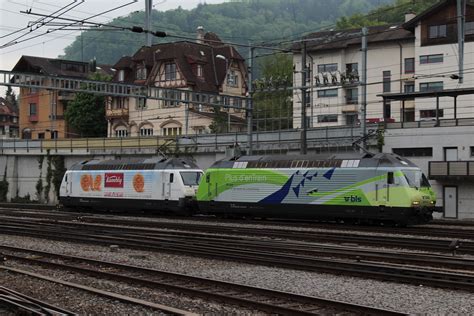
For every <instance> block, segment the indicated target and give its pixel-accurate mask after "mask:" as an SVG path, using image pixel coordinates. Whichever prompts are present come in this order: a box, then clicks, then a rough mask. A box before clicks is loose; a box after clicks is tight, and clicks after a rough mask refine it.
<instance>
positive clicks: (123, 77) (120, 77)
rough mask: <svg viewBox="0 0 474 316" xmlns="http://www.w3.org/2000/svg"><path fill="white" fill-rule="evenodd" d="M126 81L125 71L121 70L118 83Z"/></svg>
mask: <svg viewBox="0 0 474 316" xmlns="http://www.w3.org/2000/svg"><path fill="white" fill-rule="evenodd" d="M124 80H125V70H123V69H121V70H119V72H118V81H120V82H123V81H124Z"/></svg>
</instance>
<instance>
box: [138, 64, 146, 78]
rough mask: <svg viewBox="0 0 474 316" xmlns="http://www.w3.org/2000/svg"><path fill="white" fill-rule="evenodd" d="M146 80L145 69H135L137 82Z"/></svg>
mask: <svg viewBox="0 0 474 316" xmlns="http://www.w3.org/2000/svg"><path fill="white" fill-rule="evenodd" d="M145 79H146V68H145V67H140V68H138V69H137V80H145Z"/></svg>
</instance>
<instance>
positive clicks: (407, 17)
mask: <svg viewBox="0 0 474 316" xmlns="http://www.w3.org/2000/svg"><path fill="white" fill-rule="evenodd" d="M415 16H416V14H415V13H414V12H413V11H408V12H405V22H408V21H410V20H411V19H413V18H414V17H415Z"/></svg>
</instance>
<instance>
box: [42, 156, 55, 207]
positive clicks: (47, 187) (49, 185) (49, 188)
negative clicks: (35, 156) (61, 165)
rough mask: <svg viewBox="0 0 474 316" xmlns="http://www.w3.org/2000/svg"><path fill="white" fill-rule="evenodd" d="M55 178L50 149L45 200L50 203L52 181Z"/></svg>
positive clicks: (47, 161)
mask: <svg viewBox="0 0 474 316" xmlns="http://www.w3.org/2000/svg"><path fill="white" fill-rule="evenodd" d="M52 178H53V170H52V166H51V155H50V154H49V149H48V151H47V152H46V186H45V187H44V192H43V193H44V199H45V201H46V203H49V191H51V180H52Z"/></svg>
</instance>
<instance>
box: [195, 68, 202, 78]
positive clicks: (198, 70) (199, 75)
mask: <svg viewBox="0 0 474 316" xmlns="http://www.w3.org/2000/svg"><path fill="white" fill-rule="evenodd" d="M196 76H198V77H200V78H203V77H204V74H203V71H202V65H196Z"/></svg>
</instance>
